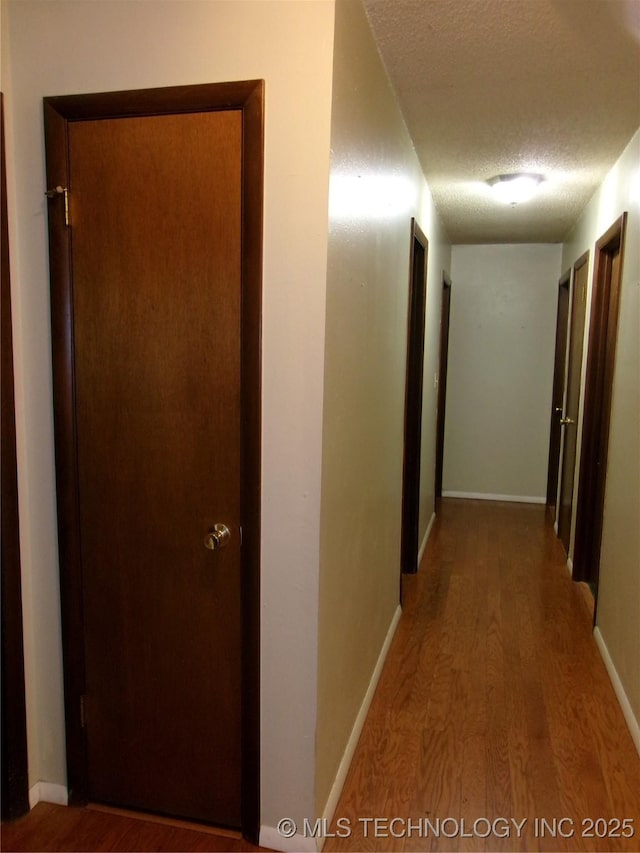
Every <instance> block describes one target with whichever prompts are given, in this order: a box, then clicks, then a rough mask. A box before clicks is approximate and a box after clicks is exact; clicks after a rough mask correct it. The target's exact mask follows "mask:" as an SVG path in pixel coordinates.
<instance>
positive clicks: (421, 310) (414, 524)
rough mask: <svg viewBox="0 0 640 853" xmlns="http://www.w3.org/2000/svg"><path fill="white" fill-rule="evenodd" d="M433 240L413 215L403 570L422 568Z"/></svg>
mask: <svg viewBox="0 0 640 853" xmlns="http://www.w3.org/2000/svg"><path fill="white" fill-rule="evenodd" d="M416 245H417V246H420V248H421V250H422V252H423V253H424V265H423V268H422V270H421V271H420V272H421V278H420V279H418V278H416V273H417V272H418V268H417V266H416ZM428 255H429V241H428V240H427V238H426V236H425V235H424V233H423V231H422V229H421V228H420V226H419V225H418V223H417V222H416V220H415V218H413V217H412V219H411V253H410V260H409V309H408V321H407V373H406V386H405V414H404V461H403V473H402V537H401V565H402V571H403V572H405V573H409V574H415V572H417V571H418V546H419V543H418V538H419V529H418V528H419V524H420V456H421V437H422V394H423V380H424V333H425V316H426V305H427V263H428Z"/></svg>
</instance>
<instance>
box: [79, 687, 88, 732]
mask: <svg viewBox="0 0 640 853" xmlns="http://www.w3.org/2000/svg"><path fill="white" fill-rule="evenodd" d="M84 699H85V697H84V695H83V696H81V697H80V725H81V726H82V728H83V729H84V728H85V726H86V724H87V718H86V711H85V707H84Z"/></svg>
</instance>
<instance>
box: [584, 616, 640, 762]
mask: <svg viewBox="0 0 640 853" xmlns="http://www.w3.org/2000/svg"><path fill="white" fill-rule="evenodd" d="M593 637H594V639H595V641H596V645H597V646H598V649H599V650H600V654H601V655H602V660H603V661H604V665H605V668H606V670H607V673H608V674H609V678H610V679H611V684H612V685H613V689H614V692H615V694H616V696H617V698H618V702H619V703H620V707H621V708H622V713H623V715H624V718H625V720H626V723H627V725H628V726H629V731H630V732H631V737H632V739H633V742H634V744H635V747H636V749H637V750H638V755H640V723H639V722H638V720H637V719H636V715H635V714H634V713H633V708H632V707H631V703H630V702H629V699H628V698H627V694H626V693H625V691H624V687H623V686H622V682H621V681H620V676H619V675H618V672H617V670H616V668H615V665H614V663H613V661H612V659H611V655H610V654H609V649H608V648H607V644H606V643H605V641H604V637H603V636H602V634H601V633H600V628H598V627H597V626H596V627H595V628H594V629H593Z"/></svg>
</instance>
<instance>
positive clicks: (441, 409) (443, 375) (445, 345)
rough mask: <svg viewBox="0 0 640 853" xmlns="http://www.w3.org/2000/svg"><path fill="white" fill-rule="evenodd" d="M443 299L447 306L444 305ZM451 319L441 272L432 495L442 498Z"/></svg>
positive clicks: (446, 280) (448, 289)
mask: <svg viewBox="0 0 640 853" xmlns="http://www.w3.org/2000/svg"><path fill="white" fill-rule="evenodd" d="M445 297H446V299H447V300H448V304H447V303H445ZM450 317H451V279H450V278H449V276H448V275H447V273H446V272H445V270H442V306H441V310H440V363H439V366H438V410H437V415H436V477H435V487H434V495H435V498H436V500H438V498H441V497H442V471H443V467H444V426H445V412H446V404H447V367H448V361H449V324H450Z"/></svg>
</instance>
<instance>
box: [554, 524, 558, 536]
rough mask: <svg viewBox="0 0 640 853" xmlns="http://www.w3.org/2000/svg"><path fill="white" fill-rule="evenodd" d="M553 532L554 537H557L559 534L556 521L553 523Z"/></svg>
mask: <svg viewBox="0 0 640 853" xmlns="http://www.w3.org/2000/svg"><path fill="white" fill-rule="evenodd" d="M553 530H554V532H555V534H556V536H558V535H559V534H558V522H557V521H554V522H553Z"/></svg>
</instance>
